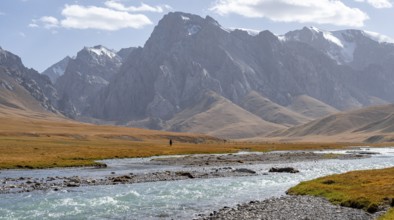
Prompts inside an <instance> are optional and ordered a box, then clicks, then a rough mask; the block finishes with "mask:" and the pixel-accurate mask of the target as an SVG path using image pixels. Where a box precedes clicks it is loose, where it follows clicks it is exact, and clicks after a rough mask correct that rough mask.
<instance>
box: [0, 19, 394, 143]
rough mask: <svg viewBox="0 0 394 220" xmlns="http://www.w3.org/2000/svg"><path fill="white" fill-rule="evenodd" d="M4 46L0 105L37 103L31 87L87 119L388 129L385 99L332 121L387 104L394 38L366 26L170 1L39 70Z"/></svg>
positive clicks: (222, 127) (154, 125)
mask: <svg viewBox="0 0 394 220" xmlns="http://www.w3.org/2000/svg"><path fill="white" fill-rule="evenodd" d="M0 52H1V53H0V67H1V71H0V74H1V75H0V76H1V77H0V79H1V81H0V94H1V96H0V98H1V99H0V101H1V103H0V104H2V105H8V106H11V105H12V106H14V105H15V106H19V107H23V108H33V106H28V107H26V105H28V104H23V103H25V102H27V100H30V99H29V97H33V98H34V100H35V101H34V102H35V107H34V108H36V107H37V106H38V107H40V108H43V109H44V110H46V111H48V110H49V111H51V112H54V113H55V114H63V115H66V116H67V117H71V118H74V119H76V120H81V121H85V122H94V123H110V124H117V125H123V126H132V127H143V128H150V129H158V130H168V131H179V132H197V133H205V134H209V135H213V136H218V137H223V138H234V139H238V138H256V137H267V136H269V137H270V138H272V137H275V136H283V137H288V138H293V139H297V138H299V137H306V136H309V135H312V136H314V135H321V134H328V135H337V134H340V133H343V132H345V131H349V132H350V131H352V132H355V133H357V132H360V131H361V130H362V131H364V130H365V131H368V132H372V130H373V132H376V131H377V129H375V128H382V130H384V131H390V128H386V127H385V126H386V125H387V123H386V121H385V120H391V119H392V116H390V115H388V113H387V112H390V110H387V111H386V110H385V111H380V110H378V111H377V112H378V113H379V114H380V116H379V117H371V118H370V119H368V120H364V119H363V117H356V116H355V117H356V119H357V118H358V119H359V120H364V122H362V123H349V126H345V125H338V126H337V127H344V128H343V129H333V128H332V127H330V126H327V123H329V124H335V123H334V122H332V120H334V119H333V118H330V117H334V118H342V117H344V116H341V117H339V115H341V114H344V115H347V114H351V115H357V111H361V110H354V109H359V108H363V107H368V106H376V105H384V106H382V107H379V108H384V109H386V108H387V109H391V108H392V106H390V105H388V104H389V103H392V102H393V100H394V96H393V94H394V74H393V70H394V44H392V43H387V42H381V41H380V40H379V39H378V38H377V35H376V34H373V33H370V32H366V31H361V30H342V31H324V30H320V29H318V28H315V27H305V28H303V29H301V30H295V31H291V32H288V33H286V34H284V35H275V34H273V33H271V32H270V31H261V32H259V33H250V32H247V31H244V30H239V29H236V30H230V29H227V28H224V27H222V26H221V25H220V24H219V23H218V22H217V21H216V20H214V19H213V18H211V17H209V16H207V17H205V18H202V17H200V16H197V15H192V14H187V13H182V12H171V13H169V14H167V15H165V16H164V17H163V19H162V20H161V21H160V22H159V23H158V24H157V26H156V27H155V28H154V31H153V32H152V34H151V36H150V38H149V39H148V40H147V42H146V43H145V45H144V46H143V47H138V48H125V49H122V50H120V51H114V50H111V49H108V48H106V47H104V46H94V47H85V48H83V49H82V50H81V51H79V52H78V53H77V55H76V56H75V57H73V58H70V57H65V58H64V59H63V60H61V61H59V62H58V63H56V64H54V65H53V66H51V67H49V68H48V69H47V70H45V71H44V72H43V74H39V73H37V72H36V71H34V70H32V69H27V68H26V67H24V66H23V64H22V63H21V61H20V58H19V57H17V56H15V55H13V54H11V53H10V52H8V51H5V50H2V49H1V50H0ZM9 88H18V89H19V90H21V91H23V94H22V92H20V95H15V94H13V93H16V92H13V91H14V90H11V89H9ZM19 90H18V91H19ZM15 91H16V90H15ZM19 99H20V100H19ZM17 100H19V101H17ZM10 103H11V104H10ZM21 103H22V104H21ZM376 108H378V107H372V108H366V109H367V110H365V111H375V110H376ZM379 108H378V109H379ZM368 109H370V110H368ZM355 111H356V112H355ZM373 115H374V114H373ZM349 117H350V116H349ZM356 119H354V120H356ZM321 120H323V121H321ZM352 120H353V119H352ZM334 121H335V120H334ZM341 122H343V121H341ZM317 127H318V128H317ZM350 127H351V128H350ZM335 128H336V127H335ZM383 128H384V129H383ZM352 129H353V130H352ZM360 129H361V130H360ZM356 130H358V131H357V132H356ZM334 131H336V132H334ZM374 136H376V135H374ZM294 137H297V138H294ZM363 138H364V139H368V137H367V136H363ZM378 139H379V138H378ZM380 139H381V140H387V139H385V137H383V138H380Z"/></svg>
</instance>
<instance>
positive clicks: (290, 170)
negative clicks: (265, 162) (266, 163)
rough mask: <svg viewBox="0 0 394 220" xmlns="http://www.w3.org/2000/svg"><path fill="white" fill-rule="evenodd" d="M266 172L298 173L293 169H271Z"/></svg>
mask: <svg viewBox="0 0 394 220" xmlns="http://www.w3.org/2000/svg"><path fill="white" fill-rule="evenodd" d="M268 172H271V173H299V172H300V171H299V170H297V169H295V168H293V167H272V168H271V169H270V170H269V171H268Z"/></svg>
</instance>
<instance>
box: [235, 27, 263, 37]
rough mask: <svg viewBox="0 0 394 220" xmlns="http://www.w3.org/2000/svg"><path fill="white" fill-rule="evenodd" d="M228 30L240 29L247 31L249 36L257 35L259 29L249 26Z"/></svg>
mask: <svg viewBox="0 0 394 220" xmlns="http://www.w3.org/2000/svg"><path fill="white" fill-rule="evenodd" d="M229 30H230V31H235V30H241V31H245V32H247V33H248V34H249V35H250V36H257V35H259V33H260V32H261V31H259V30H255V29H249V28H229Z"/></svg>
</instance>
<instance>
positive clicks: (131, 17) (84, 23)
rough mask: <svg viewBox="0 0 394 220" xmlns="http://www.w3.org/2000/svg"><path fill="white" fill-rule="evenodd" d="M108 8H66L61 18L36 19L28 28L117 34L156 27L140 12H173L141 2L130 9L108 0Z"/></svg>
mask: <svg viewBox="0 0 394 220" xmlns="http://www.w3.org/2000/svg"><path fill="white" fill-rule="evenodd" d="M104 5H105V7H99V6H82V5H79V4H77V3H76V4H72V5H67V4H66V5H65V6H64V8H63V9H62V12H61V15H62V16H63V18H61V19H58V18H55V17H52V16H44V17H41V18H40V19H38V20H35V19H33V20H32V22H31V23H30V24H29V25H28V26H29V27H31V28H36V27H44V28H46V29H52V28H60V27H62V28H73V29H97V30H106V31H116V30H120V29H123V28H135V29H138V28H142V27H144V26H146V25H151V24H153V23H152V21H151V20H150V19H149V18H148V17H147V16H146V15H144V14H142V13H141V12H156V13H162V12H164V11H165V10H170V9H171V7H170V6H169V5H163V6H150V5H147V4H144V3H141V5H140V6H138V7H135V6H128V7H126V6H125V5H123V4H121V3H119V2H118V1H115V0H107V1H106V2H105V3H104Z"/></svg>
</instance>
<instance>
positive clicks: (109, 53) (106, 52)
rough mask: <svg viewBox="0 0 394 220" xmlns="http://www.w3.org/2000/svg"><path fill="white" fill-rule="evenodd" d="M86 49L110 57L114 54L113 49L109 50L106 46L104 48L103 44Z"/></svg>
mask: <svg viewBox="0 0 394 220" xmlns="http://www.w3.org/2000/svg"><path fill="white" fill-rule="evenodd" d="M86 49H87V50H88V51H90V52H92V53H94V54H96V55H97V56H102V55H105V56H107V57H109V58H111V59H112V58H114V57H115V56H116V52H115V51H112V50H109V49H107V48H105V47H103V46H95V47H88V48H86Z"/></svg>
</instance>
